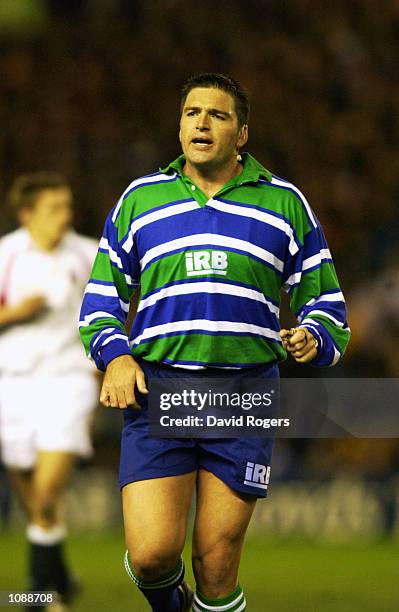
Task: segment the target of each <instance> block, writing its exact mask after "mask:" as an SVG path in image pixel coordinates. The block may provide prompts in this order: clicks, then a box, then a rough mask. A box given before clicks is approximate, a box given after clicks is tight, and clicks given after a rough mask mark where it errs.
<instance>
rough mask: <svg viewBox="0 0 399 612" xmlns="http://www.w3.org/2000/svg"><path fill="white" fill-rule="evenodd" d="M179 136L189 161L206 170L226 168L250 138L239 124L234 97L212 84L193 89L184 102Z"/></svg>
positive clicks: (244, 127) (245, 129) (244, 126)
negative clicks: (211, 86) (211, 85)
mask: <svg viewBox="0 0 399 612" xmlns="http://www.w3.org/2000/svg"><path fill="white" fill-rule="evenodd" d="M179 138H180V142H181V146H182V149H183V153H184V155H185V158H186V162H187V163H189V164H191V165H192V166H195V167H197V168H198V169H200V170H201V169H202V170H217V169H223V168H224V167H226V166H228V165H229V164H231V163H232V161H233V160H234V161H235V160H236V156H237V153H238V150H239V148H240V147H242V146H243V145H244V144H245V143H246V142H247V139H248V127H247V126H246V125H243V126H241V127H239V125H238V118H237V113H236V111H235V105H234V98H233V97H232V96H231V95H230V94H229V93H227V92H226V91H223V90H222V89H215V88H210V87H196V88H195V89H192V90H191V91H190V92H189V94H188V96H187V98H186V101H185V103H184V107H183V110H182V114H181V119H180V133H179Z"/></svg>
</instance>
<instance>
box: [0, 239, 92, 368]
mask: <svg viewBox="0 0 399 612" xmlns="http://www.w3.org/2000/svg"><path fill="white" fill-rule="evenodd" d="M96 251H97V242H96V241H95V240H93V239H92V238H88V237H86V236H82V235H79V234H77V233H75V232H74V231H69V232H68V233H67V234H66V235H65V236H64V238H63V239H62V241H61V243H60V244H59V245H58V246H57V248H56V249H55V250H53V251H51V252H47V251H43V250H42V249H40V248H39V247H38V246H37V245H36V244H35V243H34V242H33V241H32V239H31V236H30V234H29V232H28V230H26V229H25V228H19V229H17V230H15V231H14V232H11V233H10V234H7V235H6V236H4V237H3V238H1V239H0V300H1V304H2V305H10V306H11V305H16V304H18V303H19V302H21V301H22V300H23V299H25V298H27V297H33V296H37V295H41V296H44V297H45V299H46V302H47V308H46V310H45V311H44V312H43V313H40V315H38V316H37V317H35V318H34V319H33V320H31V321H27V322H24V323H17V324H15V325H10V326H7V327H3V328H0V373H2V374H33V373H40V374H43V373H48V374H61V373H64V372H71V371H73V370H79V371H82V368H83V369H86V370H87V369H88V368H89V369H91V368H92V366H91V364H90V362H89V361H88V359H87V358H86V356H85V354H84V351H83V350H82V345H81V343H80V339H79V334H78V330H77V321H78V318H79V309H80V305H81V301H82V295H83V291H84V287H85V284H86V282H87V279H88V277H89V275H90V270H91V266H92V263H93V260H94V257H95V254H96Z"/></svg>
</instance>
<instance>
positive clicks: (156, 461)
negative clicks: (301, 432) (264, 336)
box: [119, 360, 279, 497]
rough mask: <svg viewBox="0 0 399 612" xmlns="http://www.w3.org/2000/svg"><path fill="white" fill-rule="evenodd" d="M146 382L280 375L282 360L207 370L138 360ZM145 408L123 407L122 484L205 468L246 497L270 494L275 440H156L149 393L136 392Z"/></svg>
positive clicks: (142, 406)
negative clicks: (150, 423) (150, 431)
mask: <svg viewBox="0 0 399 612" xmlns="http://www.w3.org/2000/svg"><path fill="white" fill-rule="evenodd" d="M139 363H140V367H141V368H142V369H143V371H144V374H145V377H146V380H149V379H151V378H158V377H159V378H178V377H180V378H196V377H199V376H202V377H207V378H213V377H218V378H226V376H234V377H240V376H247V377H249V378H266V379H267V378H278V376H279V370H278V366H277V364H275V363H273V364H265V365H261V366H257V367H251V368H245V369H242V370H240V371H237V370H234V373H232V372H230V371H229V370H221V369H217V368H207V369H206V370H194V371H193V370H190V371H187V370H179V369H177V368H174V367H171V366H168V365H164V364H158V363H150V362H148V361H147V362H146V361H143V360H141V361H139ZM136 399H137V401H138V402H139V404H140V406H141V410H134V409H132V408H127V409H126V410H124V426H123V430H122V442H121V457H120V474H119V484H120V487H121V488H122V487H124V486H125V485H127V484H129V483H131V482H136V481H138V480H149V479H151V478H162V477H165V476H179V475H181V474H188V473H189V472H193V471H197V470H198V469H199V468H203V469H205V470H208V471H209V472H212V473H213V474H215V476H217V477H218V478H220V480H222V481H223V482H225V483H226V484H227V485H228V486H229V487H231V488H232V489H234V490H235V491H238V492H240V493H244V494H247V495H253V496H255V497H266V495H267V487H268V483H269V477H270V464H271V456H272V451H273V444H274V439H273V438H270V437H269V438H265V437H257V438H195V439H194V438H192V439H191V438H155V437H151V436H149V435H148V400H147V396H145V395H141V394H140V393H139V392H136Z"/></svg>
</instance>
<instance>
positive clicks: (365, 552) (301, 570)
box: [0, 531, 399, 612]
mask: <svg viewBox="0 0 399 612" xmlns="http://www.w3.org/2000/svg"><path fill="white" fill-rule="evenodd" d="M123 552H124V546H123V538H122V534H121V532H101V533H97V532H96V533H75V534H72V535H71V538H70V543H69V546H68V556H69V558H70V559H71V561H72V562H73V566H74V569H75V571H76V573H77V574H79V576H80V577H81V579H82V581H83V582H84V587H85V588H84V591H83V592H82V594H81V595H80V597H79V599H78V601H77V602H76V604H75V605H74V607H73V610H75V611H76V612H91V611H93V612H94V611H95V612H127V611H129V610H132V611H135V612H146V611H147V612H148V607H147V606H146V605H145V603H144V601H143V599H142V597H141V595H140V594H139V593H138V592H137V590H136V588H135V586H134V585H133V584H132V583H131V582H130V581H129V579H128V578H127V576H126V575H125V572H124V569H123V565H122V556H123ZM24 554H25V543H24V538H23V532H22V531H5V532H2V533H0V591H11V590H21V589H23V588H24V587H25V577H24V563H25V560H24ZM189 557H190V546H189V545H188V546H187V547H186V551H185V559H186V565H187V568H188V571H187V576H188V579H189V581H191V583H192V574H191V570H190V567H189V565H190V564H189ZM398 558H399V556H398V552H397V544H395V542H392V541H384V542H380V543H376V544H361V543H357V544H346V545H339V546H333V545H326V544H317V543H311V542H304V541H292V540H270V539H262V538H261V537H259V538H256V539H255V538H254V536H253V535H252V536H251V537H250V538H249V539H248V540H247V544H246V547H245V551H244V555H243V560H242V564H241V573H240V581H241V584H242V585H243V587H244V588H245V593H246V597H247V602H248V606H247V610H248V612H305V611H306V612H377V611H378V612H397V611H398V610H399V571H398V570H399V563H398ZM8 609H10V608H8Z"/></svg>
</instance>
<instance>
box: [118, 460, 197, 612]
mask: <svg viewBox="0 0 399 612" xmlns="http://www.w3.org/2000/svg"><path fill="white" fill-rule="evenodd" d="M196 476H197V474H196V472H191V473H189V474H184V475H182V476H169V477H165V478H155V479H151V480H142V481H138V482H133V483H130V484H128V485H126V486H125V487H124V488H123V491H122V497H123V514H124V522H125V535H126V544H127V548H128V556H126V559H125V564H126V569H127V571H128V574H129V575H130V577H131V578H132V580H133V581H134V582H135V583H136V584H137V586H138V587H139V589H140V590H141V591H142V593H143V594H144V595H145V597H146V598H147V600H148V601H149V603H150V605H151V606H152V609H153V611H154V612H178V611H179V610H185V609H189V608H187V607H183V605H182V603H181V601H182V597H181V595H182V593H181V590H180V591H179V589H178V587H179V586H180V585H181V583H182V581H183V578H184V564H183V560H182V559H181V552H182V550H183V546H184V540H185V535H186V529H187V515H188V511H189V508H190V502H191V498H192V494H193V490H194V485H195V481H196ZM185 605H187V604H186V603H185Z"/></svg>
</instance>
